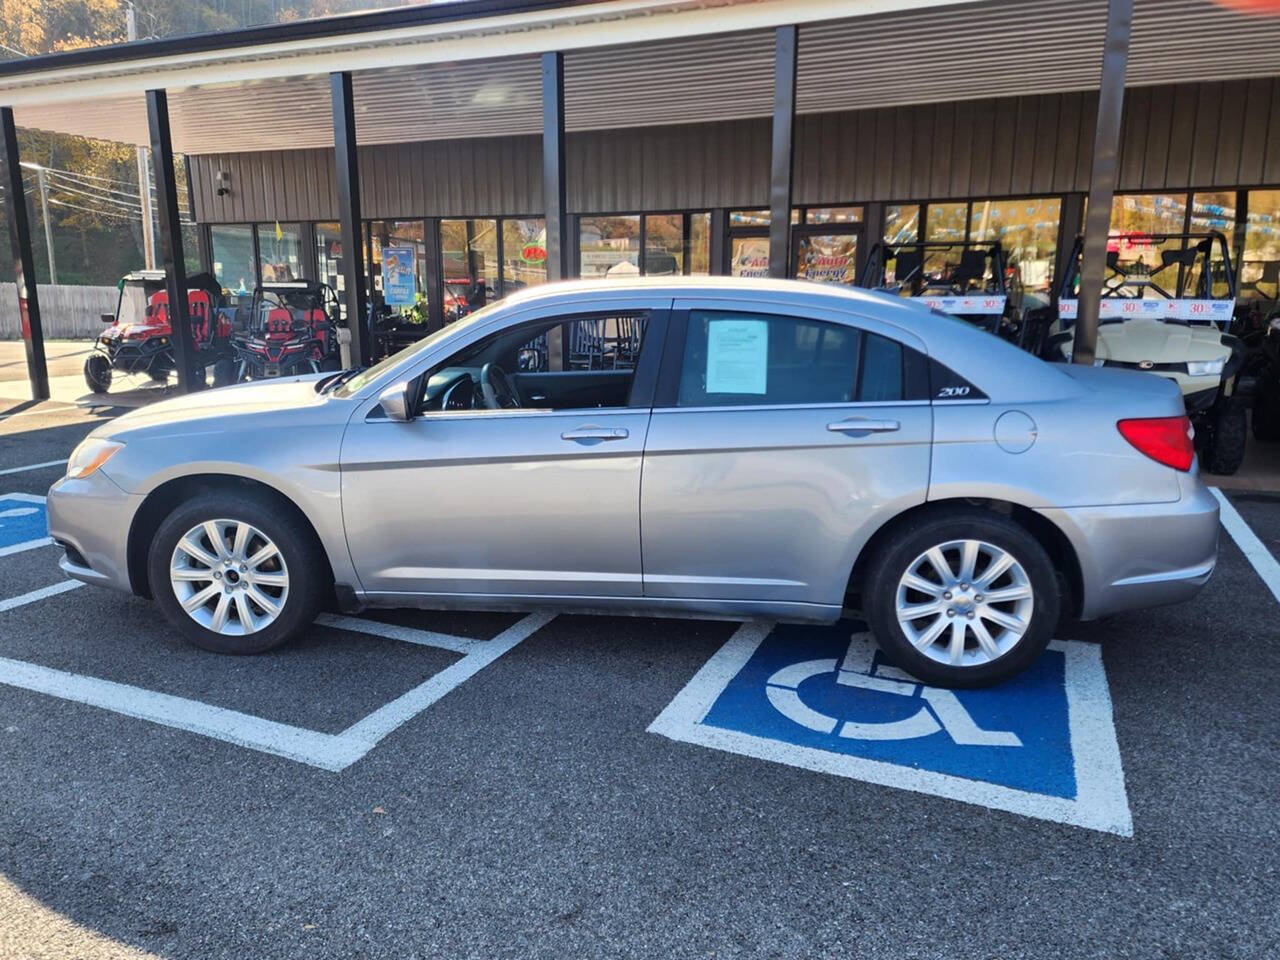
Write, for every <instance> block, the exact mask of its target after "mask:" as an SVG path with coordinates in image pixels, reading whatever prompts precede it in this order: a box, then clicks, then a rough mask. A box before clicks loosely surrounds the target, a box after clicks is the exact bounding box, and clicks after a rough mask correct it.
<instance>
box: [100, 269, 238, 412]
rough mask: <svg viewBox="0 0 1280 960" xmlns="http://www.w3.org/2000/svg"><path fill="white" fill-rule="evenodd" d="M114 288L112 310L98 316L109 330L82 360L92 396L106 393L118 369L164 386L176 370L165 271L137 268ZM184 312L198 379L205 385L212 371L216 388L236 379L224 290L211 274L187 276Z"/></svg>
mask: <svg viewBox="0 0 1280 960" xmlns="http://www.w3.org/2000/svg"><path fill="white" fill-rule="evenodd" d="M118 286H119V290H120V296H119V299H118V300H117V301H116V312H115V313H114V314H110V313H104V314H103V315H102V321H103V323H109V324H111V326H109V327H108V328H107V329H106V330H105V331H104V332H103V333H102V335H101V336H99V337H98V339H97V341H96V342H95V344H94V351H93V353H91V354H89V356H88V357H86V358H85V361H84V381H85V383H86V384H87V385H88V387H89V389H90V390H91V391H93V392H94V393H106V392H107V391H108V390H110V389H111V380H112V375H113V372H114V371H117V370H118V371H120V372H121V373H124V374H146V375H147V376H148V377H150V378H151V379H152V380H155V381H156V382H157V383H165V382H167V381H168V379H169V374H171V373H172V372H173V371H174V370H176V369H177V363H176V361H175V360H174V353H173V327H172V326H171V325H170V322H169V294H168V292H167V291H166V290H165V275H164V271H163V270H136V271H134V272H133V273H128V274H125V276H124V277H123V278H121V280H120V283H119V284H118ZM187 311H188V316H189V318H190V321H191V340H192V343H193V344H194V345H195V348H196V379H197V380H199V381H202V382H203V381H204V378H205V371H206V370H207V369H208V368H210V367H212V368H213V382H214V386H222V385H224V384H227V383H230V382H231V381H232V380H233V379H234V377H235V365H234V363H233V360H232V357H233V354H232V349H231V320H230V318H229V315H228V311H227V308H226V306H225V304H224V303H223V297H222V290H221V288H220V287H219V286H218V284H217V282H216V281H215V280H214V279H213V277H212V276H210V275H209V274H207V273H199V274H195V275H193V276H191V277H188V278H187Z"/></svg>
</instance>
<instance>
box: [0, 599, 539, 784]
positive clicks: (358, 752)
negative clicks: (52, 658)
mask: <svg viewBox="0 0 1280 960" xmlns="http://www.w3.org/2000/svg"><path fill="white" fill-rule="evenodd" d="M69 582H72V583H74V581H69ZM74 585H75V586H79V584H78V583H75V584H74ZM55 586H56V587H58V588H59V589H57V590H55V589H54V588H51V587H46V588H44V590H45V592H46V593H45V595H46V596H52V595H54V593H59V592H62V591H64V590H69V589H73V587H66V586H63V585H62V584H57V585H55ZM40 592H41V591H33V593H40ZM27 596H28V597H31V599H28V600H25V601H24V602H27V603H30V602H32V600H36V599H41V598H40V597H32V596H31V595H30V594H28V595H27ZM23 599H24V598H22V597H15V598H14V600H15V601H16V600H23ZM7 602H12V601H7ZM15 605H17V604H15ZM3 609H8V608H5V607H0V610H3ZM554 617H555V614H552V613H534V614H530V615H528V616H526V617H525V618H524V619H522V620H520V621H519V622H518V623H516V624H515V625H514V626H512V627H510V628H509V629H507V630H504V631H503V632H502V633H500V634H498V635H497V636H496V637H494V638H493V639H492V640H470V639H467V638H464V637H450V638H448V639H449V640H451V641H453V642H454V643H455V644H457V645H458V646H459V647H461V646H462V645H463V644H464V643H465V645H466V649H467V650H468V651H469V652H467V653H466V655H465V656H463V657H462V659H461V660H458V661H457V662H455V663H453V664H452V665H450V666H448V667H446V668H445V669H444V670H442V671H440V672H439V673H437V674H436V675H435V676H433V677H430V678H428V679H427V680H425V681H424V682H422V683H420V684H419V685H418V686H416V687H414V688H413V689H412V690H410V691H409V692H408V693H405V694H403V695H402V696H400V697H397V698H396V699H395V700H392V701H391V702H390V703H387V704H385V705H384V706H382V707H380V708H378V709H377V710H375V711H374V712H373V713H371V714H369V715H368V716H367V717H365V718H364V719H362V720H359V721H357V722H356V723H354V724H352V725H351V726H350V727H348V728H347V729H346V730H344V731H342V733H336V734H334V733H321V732H319V731H316V730H308V729H306V728H304V727H297V726H293V725H291V724H287V723H277V722H276V721H274V720H265V719H263V718H262V717H255V716H253V715H251V714H247V713H241V712H240V711H238V710H228V709H226V708H224V707H215V706H213V705H212V704H208V703H203V702H201V701H199V700H188V699H187V698H185V697H175V696H172V695H170V694H166V693H157V692H155V691H154V690H146V689H144V688H142V687H135V686H131V685H129V684H125V683H116V682H114V681H111V680H101V679H98V678H96V677H86V676H82V675H80V674H76V673H70V672H68V671H65V670H54V669H52V668H51V667H42V666H39V665H38V664H34V663H26V662H24V661H21V660H9V659H7V658H3V657H0V684H6V685H8V686H11V687H18V688H19V689H22V690H30V691H33V692H36V693H43V694H47V695H49V696H53V697H59V698H60V699H63V700H70V701H73V702H75V703H83V704H88V705H89V706H93V707H99V708H101V709H103V710H110V711H112V712H114V713H119V714H122V715H124V716H126V717H134V718H136V719H139V720H149V721H151V722H152V723H158V724H161V725H162V726H166V727H173V728H175V729H178V730H185V731H187V732H188V733H196V734H199V735H201V736H205V737H210V738H211V739H214V740H221V741H223V742H225V743H232V744H235V745H236V746H240V747H247V748H249V749H251V750H258V751H261V752H262V753H269V754H273V755H275V756H278V757H284V758H286V759H289V760H296V761H297V762H299V763H305V764H307V765H308V766H312V767H319V768H320V769H322V770H330V771H334V772H337V771H340V770H344V769H346V768H347V767H349V766H350V765H351V764H353V763H355V762H356V761H357V760H359V759H360V758H361V757H363V756H364V755H365V754H366V753H368V752H369V751H370V750H372V749H373V748H374V747H375V746H377V745H378V743H379V742H380V741H381V740H382V739H383V738H384V737H386V736H387V735H388V734H390V733H392V732H393V731H395V730H396V729H398V728H399V727H401V726H403V725H404V724H405V723H407V722H408V721H410V720H412V719H413V718H414V717H416V716H417V715H418V714H419V713H421V712H422V711H423V710H425V709H427V707H429V706H431V705H432V704H433V703H435V702H436V701H438V700H439V699H440V698H441V697H443V696H445V694H447V693H449V692H450V691H452V690H454V689H456V688H457V687H458V686H459V685H460V684H462V683H463V682H465V681H466V680H468V679H470V678H471V677H473V676H475V675H476V673H478V672H479V671H480V670H482V669H484V668H485V667H487V666H488V665H489V664H491V663H493V661H495V660H497V659H498V658H499V657H500V656H502V655H503V654H504V653H507V652H508V651H509V650H511V649H512V648H513V647H515V646H516V645H517V644H518V643H520V642H521V641H522V640H524V639H526V638H527V637H529V636H532V635H533V634H534V633H535V632H537V631H538V630H540V629H542V627H544V626H546V625H547V624H548V623H549V622H551V620H552V619H554ZM331 619H334V620H339V621H341V623H340V624H331V625H334V626H338V627H339V629H355V628H354V627H352V626H350V624H349V621H351V620H353V618H345V617H343V618H331ZM354 622H355V623H358V624H359V625H360V629H361V632H363V633H376V632H377V631H375V630H371V629H367V627H368V626H369V622H368V621H354ZM378 626H385V624H379V625H378ZM401 629H403V630H405V631H409V628H401ZM409 632H412V631H409ZM423 632H424V633H426V631H423ZM378 635H379V636H383V635H385V634H381V633H379V634H378ZM429 636H432V637H436V638H444V637H445V635H444V634H429ZM395 639H403V638H401V637H397V638H395ZM411 642H418V643H422V642H424V641H422V640H417V641H411ZM431 645H433V646H435V645H438V644H431ZM449 649H452V648H449Z"/></svg>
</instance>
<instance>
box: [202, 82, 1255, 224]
mask: <svg viewBox="0 0 1280 960" xmlns="http://www.w3.org/2000/svg"><path fill="white" fill-rule="evenodd" d="M1096 117H1097V95H1096V94H1094V93H1090V92H1081V93H1055V94H1048V95H1043V96H1022V97H1001V98H991V99H985V100H964V101H959V102H953V103H934V104H920V105H915V106H903V107H879V108H874V109H869V110H858V111H852V112H844V113H823V114H806V115H803V116H800V117H797V120H796V182H795V198H796V202H797V203H801V204H817V203H836V202H841V201H865V200H915V199H936V200H943V199H949V198H957V199H959V198H965V197H982V196H1016V195H1025V194H1054V193H1068V192H1076V191H1083V190H1086V189H1087V187H1088V178H1089V167H1090V163H1091V152H1092V149H1093V136H1094V125H1095V122H1096ZM769 131H770V123H769V121H768V120H767V119H763V118H756V119H745V120H731V121H724V122H720V123H707V124H681V125H669V126H661V127H644V128H627V129H621V130H593V131H580V132H576V133H570V134H569V135H568V137H567V142H566V160H567V164H568V170H569V184H568V188H569V197H568V205H569V210H570V211H571V212H574V213H608V212H622V211H630V210H677V209H705V208H710V207H718V206H722V207H763V206H766V205H767V204H768V200H769V141H770V132H769ZM360 164H361V181H362V190H363V194H362V197H363V201H364V211H365V215H366V216H368V217H370V218H382V217H397V216H464V215H471V216H493V215H497V214H513V213H536V212H538V211H540V210H541V209H542V183H541V175H542V173H541V164H542V160H541V139H540V138H539V137H538V136H536V135H534V136H525V135H522V136H511V137H483V138H474V139H469V140H431V141H425V142H421V143H411V144H389V145H374V146H365V147H361V148H360ZM191 167H192V181H193V188H194V193H195V198H196V214H197V217H198V218H199V219H200V220H201V221H202V222H214V223H217V222H235V221H249V220H271V219H280V220H297V219H326V218H328V219H332V218H333V217H335V216H336V206H337V203H336V199H335V198H336V192H335V189H334V180H333V177H334V174H333V159H332V153H331V151H328V150H291V151H269V152H261V153H242V154H218V155H208V156H194V157H192V158H191ZM218 170H227V171H229V172H230V173H231V186H232V191H231V194H230V195H229V196H227V197H222V198H219V197H216V196H214V174H215V173H216V171H218ZM1119 173H1120V175H1119V189H1121V190H1153V191H1154V190H1179V189H1186V188H1188V187H1212V186H1221V187H1236V186H1253V185H1275V184H1280V77H1277V78H1270V79H1264V80H1231V81H1222V82H1214V83H1204V84H1177V85H1172V86H1164V87H1143V88H1137V89H1131V90H1130V91H1129V92H1128V96H1127V99H1126V106H1125V113H1124V118H1123V133H1122V140H1121V152H1120V171H1119Z"/></svg>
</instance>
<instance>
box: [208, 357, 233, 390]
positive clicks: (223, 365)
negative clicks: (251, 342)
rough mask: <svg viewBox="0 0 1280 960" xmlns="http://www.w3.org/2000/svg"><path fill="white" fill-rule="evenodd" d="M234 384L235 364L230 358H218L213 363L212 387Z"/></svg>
mask: <svg viewBox="0 0 1280 960" xmlns="http://www.w3.org/2000/svg"><path fill="white" fill-rule="evenodd" d="M235 382H236V364H235V361H234V360H232V359H231V358H230V357H219V358H218V359H217V360H215V361H214V362H213V385H214V386H215V387H225V386H227V385H228V384H232V383H235Z"/></svg>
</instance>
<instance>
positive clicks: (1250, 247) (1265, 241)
mask: <svg viewBox="0 0 1280 960" xmlns="http://www.w3.org/2000/svg"><path fill="white" fill-rule="evenodd" d="M1239 290H1240V296H1242V297H1249V298H1252V299H1262V300H1280V190H1250V191H1249V215H1248V217H1247V218H1246V220H1245V233H1244V256H1243V257H1241V263H1240V284H1239Z"/></svg>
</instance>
